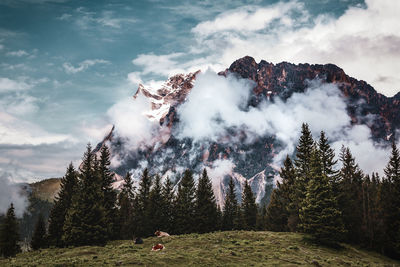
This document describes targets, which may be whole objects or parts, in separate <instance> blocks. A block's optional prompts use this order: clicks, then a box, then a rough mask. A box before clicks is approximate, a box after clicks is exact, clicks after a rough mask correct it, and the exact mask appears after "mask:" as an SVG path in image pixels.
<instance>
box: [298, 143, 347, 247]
mask: <svg viewBox="0 0 400 267" xmlns="http://www.w3.org/2000/svg"><path fill="white" fill-rule="evenodd" d="M299 217H300V220H301V225H300V226H301V228H302V230H303V231H304V232H306V233H309V234H311V235H312V236H313V238H314V239H315V240H316V241H318V242H320V243H323V244H329V245H330V244H336V243H337V242H338V241H340V240H341V239H342V234H343V232H344V228H343V223H342V220H341V214H340V210H339V209H338V205H337V201H336V198H335V196H334V195H333V193H332V185H331V184H330V182H329V178H328V177H327V176H326V174H324V173H323V166H322V163H321V160H320V155H319V151H317V150H316V149H314V150H313V152H312V155H311V162H310V179H309V182H308V184H307V187H306V193H305V199H304V200H303V202H302V207H301V209H300V214H299Z"/></svg>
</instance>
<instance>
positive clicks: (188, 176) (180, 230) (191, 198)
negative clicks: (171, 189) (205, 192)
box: [174, 170, 196, 234]
mask: <svg viewBox="0 0 400 267" xmlns="http://www.w3.org/2000/svg"><path fill="white" fill-rule="evenodd" d="M195 194H196V188H195V184H194V180H193V174H192V172H191V171H190V170H186V171H185V172H184V174H183V177H182V179H181V181H180V183H179V185H178V193H177V196H176V200H175V205H174V206H175V208H174V225H175V231H176V233H177V234H187V233H191V232H193V231H194V230H195V225H194V222H195V221H194V215H195Z"/></svg>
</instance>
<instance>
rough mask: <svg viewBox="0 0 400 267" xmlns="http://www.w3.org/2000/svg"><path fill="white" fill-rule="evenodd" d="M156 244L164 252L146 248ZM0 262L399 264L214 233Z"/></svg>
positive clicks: (285, 240)
mask: <svg viewBox="0 0 400 267" xmlns="http://www.w3.org/2000/svg"><path fill="white" fill-rule="evenodd" d="M157 243H162V244H164V245H165V250H162V251H159V252H152V251H151V247H152V246H153V245H155V244H157ZM0 265H1V266H67V265H68V266H70V265H74V266H104V265H107V266H108V265H110V266H132V265H144V266H400V262H398V261H395V260H392V259H389V258H386V257H384V256H382V255H379V254H377V253H375V252H369V251H365V250H362V249H358V248H356V247H352V246H348V245H344V247H343V248H342V249H339V250H337V249H331V248H325V247H321V246H317V245H315V244H311V243H309V242H307V241H304V236H303V235H302V234H296V233H275V232H247V231H233V232H216V233H209V234H201V235H200V234H190V235H182V236H171V237H167V238H163V239H160V238H157V237H152V238H147V239H144V244H142V245H135V244H134V243H133V241H113V242H110V243H108V245H106V246H105V247H95V246H93V247H89V246H88V247H77V248H63V249H55V248H53V249H44V250H40V251H35V252H27V253H21V254H18V255H17V257H16V258H15V259H11V260H10V261H9V260H4V259H3V260H1V259H0Z"/></svg>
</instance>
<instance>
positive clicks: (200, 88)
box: [174, 71, 390, 173]
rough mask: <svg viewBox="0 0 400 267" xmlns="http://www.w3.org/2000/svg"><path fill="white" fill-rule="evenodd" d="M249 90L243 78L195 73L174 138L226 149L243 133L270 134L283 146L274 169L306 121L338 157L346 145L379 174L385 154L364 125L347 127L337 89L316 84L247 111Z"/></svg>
mask: <svg viewBox="0 0 400 267" xmlns="http://www.w3.org/2000/svg"><path fill="white" fill-rule="evenodd" d="M253 86H254V85H253V84H252V83H250V82H249V81H248V80H247V79H237V78H234V77H232V76H228V77H227V78H225V77H223V76H219V75H217V74H215V73H212V72H211V71H208V72H205V73H201V74H199V76H198V78H197V80H196V83H195V85H194V87H193V89H192V90H191V92H190V93H189V95H188V97H187V100H186V102H185V103H184V104H182V105H181V106H180V107H179V108H178V114H179V119H180V125H179V128H178V131H177V132H176V133H174V134H175V135H176V136H177V137H179V138H186V137H188V138H192V139H194V141H195V142H208V141H210V140H211V141H214V142H217V143H223V142H229V143H230V144H232V143H235V142H243V140H242V139H239V138H237V137H236V136H235V135H238V136H240V137H241V138H242V137H243V133H245V135H246V136H247V139H246V142H249V143H251V142H252V141H253V140H254V138H259V137H262V136H269V135H274V136H276V138H277V140H278V141H280V142H281V143H282V144H283V147H282V148H281V150H280V151H279V150H278V151H275V152H276V153H278V154H277V155H276V156H275V158H274V161H275V164H277V165H280V163H281V161H282V160H283V159H284V158H285V157H286V155H287V154H289V155H292V154H293V153H294V150H295V147H296V144H297V142H298V138H299V136H300V129H301V124H302V123H303V122H306V123H308V124H309V126H310V128H311V130H312V133H313V135H314V137H315V138H316V139H317V138H318V137H319V133H320V131H321V130H323V131H325V132H326V134H327V136H328V137H329V139H330V140H331V141H332V142H333V146H334V147H335V148H336V152H337V153H339V149H340V147H341V145H342V144H344V145H346V146H349V147H350V148H351V150H352V152H353V154H354V156H355V157H356V159H357V160H358V162H359V164H360V167H361V168H362V169H363V170H365V171H366V172H367V173H370V172H372V171H377V172H380V173H382V169H383V166H385V164H386V162H387V159H388V155H389V154H390V151H389V149H388V148H386V147H385V148H384V147H379V146H378V145H376V144H374V142H373V141H372V138H371V132H370V129H369V128H368V127H367V126H365V125H357V126H352V125H351V118H350V117H349V115H348V114H347V111H346V103H345V100H344V97H343V96H342V93H341V91H340V90H339V89H338V88H337V86H336V85H333V84H322V83H321V82H320V81H318V80H315V81H312V82H310V83H309V86H308V89H307V91H306V92H305V93H294V94H293V95H292V96H291V97H290V98H289V99H288V100H287V101H286V102H283V101H282V100H280V99H278V98H275V99H274V102H270V101H264V102H262V103H261V104H260V105H259V106H258V107H257V108H253V107H250V108H247V103H248V100H249V95H250V92H251V90H252V88H253ZM275 149H279V148H278V147H276V148H275ZM368 151H369V153H368ZM371 154H373V155H374V157H371Z"/></svg>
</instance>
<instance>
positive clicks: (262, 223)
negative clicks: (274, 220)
mask: <svg viewBox="0 0 400 267" xmlns="http://www.w3.org/2000/svg"><path fill="white" fill-rule="evenodd" d="M256 229H257V230H258V231H264V230H266V229H267V205H265V204H263V205H262V206H261V208H260V209H258V213H257V224H256Z"/></svg>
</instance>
